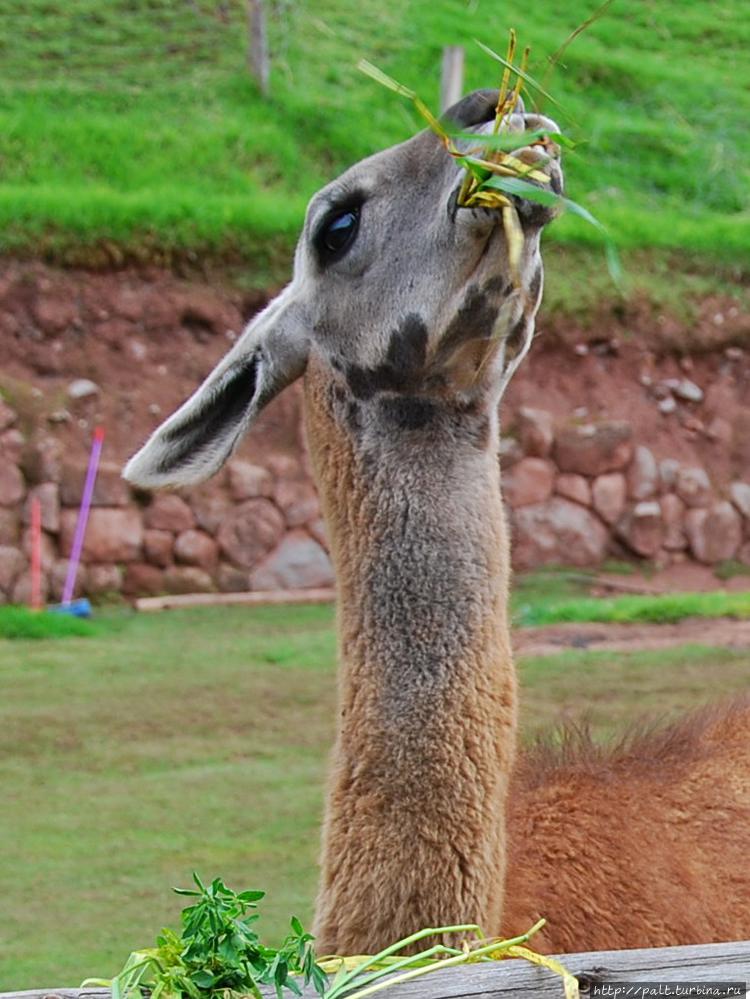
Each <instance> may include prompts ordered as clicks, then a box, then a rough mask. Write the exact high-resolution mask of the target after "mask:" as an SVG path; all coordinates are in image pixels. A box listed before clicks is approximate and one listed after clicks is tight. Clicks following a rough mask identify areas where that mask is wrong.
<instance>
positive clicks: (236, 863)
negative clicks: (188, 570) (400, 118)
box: [0, 607, 750, 990]
mask: <svg viewBox="0 0 750 999" xmlns="http://www.w3.org/2000/svg"><path fill="white" fill-rule="evenodd" d="M334 659H335V639H334V632H333V611H332V609H331V608H329V607H302V608H269V609H252V610H251V609H248V608H223V609H219V608H216V609H210V610H202V611H193V612H170V613H168V614H164V615H161V616H136V615H133V614H130V613H129V612H125V611H108V612H104V613H102V614H100V615H99V618H98V624H97V626H96V631H95V633H94V634H93V635H91V636H89V637H86V638H79V637H68V638H61V639H54V640H53V639H36V640H14V641H8V640H5V641H3V640H0V688H2V690H3V698H2V701H1V702H0V793H1V795H2V808H0V842H2V844H3V849H2V851H0V884H2V885H3V892H2V894H0V990H9V989H22V988H31V987H45V986H51V985H63V984H67V985H76V984H77V983H78V982H79V981H80V980H81V979H83V978H84V977H86V976H90V975H96V976H99V975H102V976H108V975H111V974H113V973H114V972H115V971H116V970H117V968H118V967H119V966H120V965H121V964H122V962H123V961H124V959H125V957H126V956H127V954H128V953H129V951H130V950H132V949H134V948H136V947H138V946H145V945H147V944H149V943H150V942H151V941H152V940H153V937H154V935H155V933H156V932H157V931H158V930H159V929H160V927H161V926H162V925H163V924H165V923H172V924H174V923H176V920H177V913H178V909H179V900H178V899H177V898H176V897H174V896H172V895H171V893H170V890H169V889H170V887H171V886H172V885H186V884H187V883H188V881H189V878H190V873H191V871H192V870H193V869H197V870H198V871H199V872H201V873H202V874H204V875H205V876H207V877H210V876H213V875H216V874H221V875H222V876H223V877H224V878H225V879H226V880H227V881H228V883H229V884H231V885H234V886H235V887H242V888H246V887H260V888H265V889H266V890H267V891H268V899H267V905H266V906H265V912H266V916H265V918H264V924H265V929H266V932H267V934H268V936H269V938H270V939H272V940H273V939H277V938H279V937H280V936H281V935H282V933H283V931H284V924H285V920H286V918H287V917H288V916H290V915H291V914H292V913H295V914H297V915H299V916H300V918H302V919H303V921H308V922H309V920H310V917H311V912H312V900H313V894H314V888H315V877H316V875H315V861H316V856H317V852H318V823H319V819H320V812H321V803H322V794H323V778H324V771H325V761H326V756H327V753H328V748H329V745H330V743H331V739H332V733H333V719H334V696H335V671H334ZM520 671H521V678H522V690H523V731H524V738H526V739H529V738H531V737H532V736H533V735H534V734H535V733H536V732H538V731H540V729H542V728H546V727H548V726H549V725H552V724H554V723H556V722H557V721H559V720H560V719H561V718H569V719H575V718H581V717H582V716H584V715H586V716H588V717H589V718H590V721H591V723H592V726H593V729H594V732H595V733H596V734H597V736H600V737H603V736H607V735H609V734H612V733H613V732H615V731H618V730H620V729H622V727H623V726H624V725H626V724H627V723H628V722H629V721H630V720H632V719H634V718H635V717H641V716H643V714H644V713H647V714H650V715H653V716H655V717H659V718H661V717H664V716H668V715H670V714H672V713H674V712H676V711H681V710H684V709H686V708H689V707H691V706H693V705H697V704H701V703H704V702H706V701H707V700H710V699H713V698H715V697H716V696H718V695H730V694H731V693H732V692H734V691H738V690H742V689H748V687H750V652H737V651H730V650H718V649H706V648H680V649H674V650H671V651H669V652H665V651H660V652H658V653H642V654H618V655H611V654H609V655H602V654H597V653H579V652H566V653H564V654H561V655H558V656H553V657H546V658H535V659H527V660H525V661H523V662H522V663H521V664H520Z"/></svg>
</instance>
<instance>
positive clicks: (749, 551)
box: [737, 541, 750, 565]
mask: <svg viewBox="0 0 750 999" xmlns="http://www.w3.org/2000/svg"><path fill="white" fill-rule="evenodd" d="M737 558H738V559H739V561H740V562H742V564H743V565H750V541H746V542H745V543H744V545H743V546H742V547H741V548H740V550H739V551H738V552H737Z"/></svg>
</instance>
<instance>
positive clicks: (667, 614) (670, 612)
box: [516, 591, 750, 627]
mask: <svg viewBox="0 0 750 999" xmlns="http://www.w3.org/2000/svg"><path fill="white" fill-rule="evenodd" d="M688 617H737V618H746V617H750V593H725V592H723V591H716V592H712V593H661V594H658V595H655V596H651V595H645V594H633V595H626V596H619V597H612V598H610V599H607V600H602V599H598V598H595V597H579V598H576V599H575V600H565V601H558V600H554V599H553V600H552V601H550V602H542V603H538V604H532V603H521V604H520V605H519V606H517V609H516V619H517V623H518V624H519V625H521V626H522V627H524V626H525V627H538V626H540V625H545V624H558V623H560V622H562V621H602V622H604V621H612V622H618V623H620V624H625V623H633V622H636V621H641V622H644V621H650V622H654V623H666V622H674V621H682V620H684V619H685V618H688Z"/></svg>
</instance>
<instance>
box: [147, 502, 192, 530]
mask: <svg viewBox="0 0 750 999" xmlns="http://www.w3.org/2000/svg"><path fill="white" fill-rule="evenodd" d="M143 520H144V523H145V525H146V527H150V528H154V529H156V530H158V531H173V532H174V533H175V534H180V533H181V532H182V531H189V530H190V528H191V527H195V517H194V516H193V511H192V510H191V509H190V507H189V506H188V505H187V503H186V502H185V500H184V499H182V497H181V496H178V495H177V494H176V493H159V494H158V495H157V496H155V497H154V498H153V500H152V502H151V505H150V506H148V507H147V508H146V512H145V514H144V517H143Z"/></svg>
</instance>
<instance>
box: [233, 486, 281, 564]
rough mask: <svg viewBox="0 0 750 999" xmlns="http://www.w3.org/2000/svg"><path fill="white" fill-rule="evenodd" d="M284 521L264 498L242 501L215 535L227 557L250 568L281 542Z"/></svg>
mask: <svg viewBox="0 0 750 999" xmlns="http://www.w3.org/2000/svg"><path fill="white" fill-rule="evenodd" d="M283 533H284V518H283V517H282V515H281V513H280V512H279V511H278V510H277V508H276V507H275V506H274V505H273V503H271V501H270V500H267V499H252V500H245V502H244V503H241V504H240V505H239V506H236V507H234V509H233V510H231V511H230V513H229V514H228V516H227V517H226V519H225V520H224V522H223V523H222V525H221V527H220V528H219V530H218V533H217V540H218V542H219V546H220V547H221V550H222V551H223V552H224V554H225V555H226V556H227V558H228V559H229V560H230V561H231V562H232V563H234V565H237V566H239V567H240V568H242V569H252V568H253V567H254V566H255V565H256V564H257V563H258V562H259V561H260V560H261V559H262V558H263V557H264V556H265V555H267V554H268V553H269V552H270V551H271V549H272V548H275V547H276V545H277V544H278V543H279V541H280V540H281V536H282V535H283Z"/></svg>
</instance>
